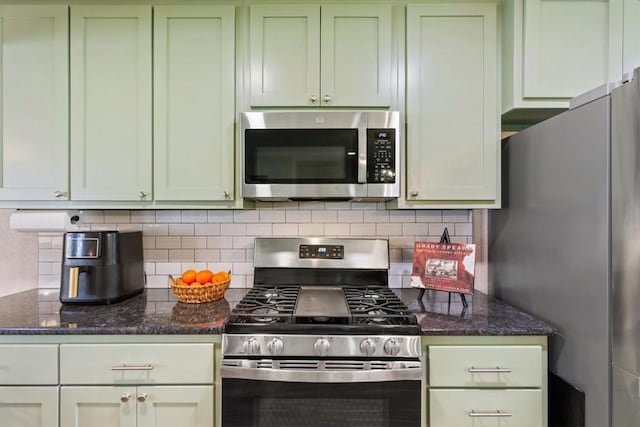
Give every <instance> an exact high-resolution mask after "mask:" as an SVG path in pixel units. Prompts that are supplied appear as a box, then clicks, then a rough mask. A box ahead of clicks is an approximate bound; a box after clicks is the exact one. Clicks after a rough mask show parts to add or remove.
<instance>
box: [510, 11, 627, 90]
mask: <svg viewBox="0 0 640 427" xmlns="http://www.w3.org/2000/svg"><path fill="white" fill-rule="evenodd" d="M610 3H611V1H610V0H579V1H576V0H526V1H525V2H524V26H523V31H524V36H523V45H524V58H523V60H524V62H523V63H524V66H523V73H524V77H523V85H524V88H523V96H524V97H525V98H572V97H574V96H576V95H579V94H581V93H583V92H585V91H587V90H590V89H593V88H594V87H596V86H599V85H602V84H604V83H606V82H607V81H609V77H610V71H609V68H610V66H612V67H613V66H614V64H615V63H618V62H619V58H620V54H621V53H619V52H617V50H618V49H619V48H620V47H619V46H617V47H615V46H611V45H610V44H611V43H613V42H614V40H612V39H610V35H611V34H610V31H611V30H612V28H611V24H610V15H613V14H610ZM618 25H619V23H618ZM618 67H619V65H618ZM611 74H612V75H611V77H612V79H614V80H616V79H619V78H620V76H618V75H616V74H619V71H618V72H615V71H612V73H611Z"/></svg>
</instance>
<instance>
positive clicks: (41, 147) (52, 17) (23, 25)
mask: <svg viewBox="0 0 640 427" xmlns="http://www.w3.org/2000/svg"><path fill="white" fill-rule="evenodd" d="M67 15H68V9H67V6H0V75H1V80H0V110H1V113H2V116H1V122H0V129H1V131H2V134H1V135H0V200H67V198H68V195H69V189H68V186H69V177H68V170H69V161H68V153H69V137H68V134H69V130H68V129H69V127H68V126H69V125H68V121H69V108H68V84H69V77H68V56H67V46H68V33H67V28H68V18H67Z"/></svg>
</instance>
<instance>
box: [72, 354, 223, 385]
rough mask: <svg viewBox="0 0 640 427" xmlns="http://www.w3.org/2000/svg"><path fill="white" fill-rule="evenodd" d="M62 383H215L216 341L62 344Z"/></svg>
mask: <svg viewBox="0 0 640 427" xmlns="http://www.w3.org/2000/svg"><path fill="white" fill-rule="evenodd" d="M60 382H61V383H62V384H133V383H135V384H212V383H213V344H93V345H90V344H87V345H84V344H66V345H65V344H63V345H61V346H60Z"/></svg>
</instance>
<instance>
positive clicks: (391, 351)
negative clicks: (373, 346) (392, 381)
mask: <svg viewBox="0 0 640 427" xmlns="http://www.w3.org/2000/svg"><path fill="white" fill-rule="evenodd" d="M384 352H385V353H387V354H388V355H389V356H395V355H396V354H398V353H400V344H398V342H397V341H396V340H394V339H393V338H391V339H388V340H387V342H385V343H384Z"/></svg>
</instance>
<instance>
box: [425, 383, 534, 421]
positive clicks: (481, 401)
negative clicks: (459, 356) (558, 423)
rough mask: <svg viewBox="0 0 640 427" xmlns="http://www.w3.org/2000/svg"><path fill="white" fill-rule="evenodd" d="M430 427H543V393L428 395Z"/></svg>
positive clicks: (508, 391) (511, 391)
mask: <svg viewBox="0 0 640 427" xmlns="http://www.w3.org/2000/svg"><path fill="white" fill-rule="evenodd" d="M429 402H430V403H429V409H430V411H429V420H430V422H429V426H430V427H466V426H469V427H471V426H473V427H480V426H482V427H493V426H495V427H498V426H499V427H512V426H513V427H516V426H517V427H540V426H542V425H543V424H542V411H541V410H540V408H541V407H542V391H541V390H539V389H538V390H520V389H499V390H469V389H447V390H437V389H435V390H430V391H429Z"/></svg>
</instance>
